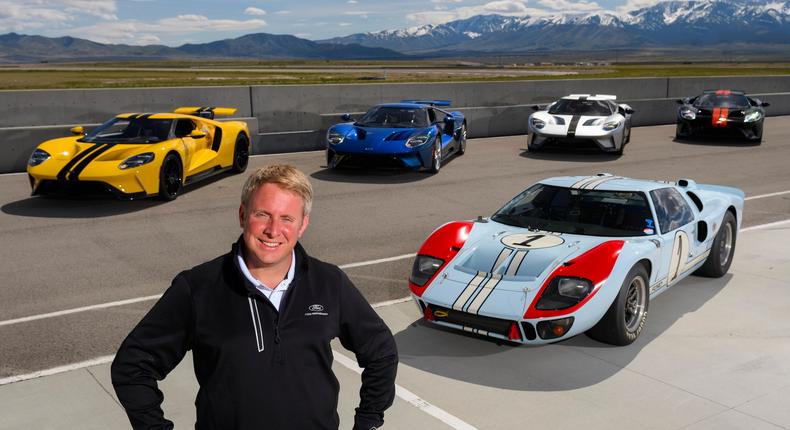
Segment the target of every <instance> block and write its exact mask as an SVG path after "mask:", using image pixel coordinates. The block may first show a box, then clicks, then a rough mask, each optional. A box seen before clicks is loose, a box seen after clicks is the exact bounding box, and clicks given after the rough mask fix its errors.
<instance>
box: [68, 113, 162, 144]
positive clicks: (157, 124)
mask: <svg viewBox="0 0 790 430" xmlns="http://www.w3.org/2000/svg"><path fill="white" fill-rule="evenodd" d="M172 125H173V120H172V119H150V118H145V119H128V118H113V119H111V120H109V121H107V122H105V123H104V124H102V125H100V126H98V127H96V128H95V129H93V130H91V132H90V133H88V134H86V135H85V136H84V137H82V138H81V139H80V142H88V143H154V142H161V141H163V140H167V139H170V129H171V126H172Z"/></svg>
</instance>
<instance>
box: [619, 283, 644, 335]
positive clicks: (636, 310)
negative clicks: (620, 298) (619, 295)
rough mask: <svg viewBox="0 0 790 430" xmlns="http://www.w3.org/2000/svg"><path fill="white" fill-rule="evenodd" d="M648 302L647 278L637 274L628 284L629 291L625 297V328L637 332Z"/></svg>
mask: <svg viewBox="0 0 790 430" xmlns="http://www.w3.org/2000/svg"><path fill="white" fill-rule="evenodd" d="M646 304H647V287H646V286H645V280H644V279H643V278H642V277H641V276H637V277H635V278H634V279H632V280H631V283H630V284H629V285H628V292H627V293H626V298H625V307H624V311H625V315H624V317H625V320H624V321H625V329H626V330H627V331H628V332H630V333H633V332H636V331H637V330H638V329H639V325H640V324H641V323H642V320H643V319H644V316H645V312H646V309H645V308H646V306H645V305H646Z"/></svg>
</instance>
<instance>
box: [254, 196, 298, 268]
mask: <svg viewBox="0 0 790 430" xmlns="http://www.w3.org/2000/svg"><path fill="white" fill-rule="evenodd" d="M309 221H310V217H309V216H304V201H303V200H302V197H300V196H299V195H298V194H296V193H293V192H291V191H287V190H284V189H282V188H280V187H279V186H278V185H275V184H263V185H261V186H260V187H258V189H257V190H255V192H253V193H252V195H251V196H250V201H249V206H248V207H245V206H244V204H242V205H241V206H240V207H239V224H240V225H241V228H242V237H243V239H244V245H245V251H246V252H245V260H246V263H247V265H248V266H250V269H253V270H254V269H283V270H287V267H288V266H289V265H290V256H291V250H293V249H294V246H296V241H297V240H299V238H300V237H302V233H304V231H305V229H307V224H308V223H309Z"/></svg>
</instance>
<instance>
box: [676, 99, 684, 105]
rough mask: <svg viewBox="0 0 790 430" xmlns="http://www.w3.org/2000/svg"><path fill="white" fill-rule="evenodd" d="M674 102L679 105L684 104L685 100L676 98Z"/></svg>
mask: <svg viewBox="0 0 790 430" xmlns="http://www.w3.org/2000/svg"><path fill="white" fill-rule="evenodd" d="M675 103H677V104H679V105H683V104H686V102H685V101H683V100H682V99H677V100H675Z"/></svg>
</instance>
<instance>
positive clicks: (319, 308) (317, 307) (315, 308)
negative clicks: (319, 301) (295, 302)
mask: <svg viewBox="0 0 790 430" xmlns="http://www.w3.org/2000/svg"><path fill="white" fill-rule="evenodd" d="M307 309H308V310H309V311H310V312H323V311H324V307H323V306H321V305H310V307H309V308H307Z"/></svg>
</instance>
